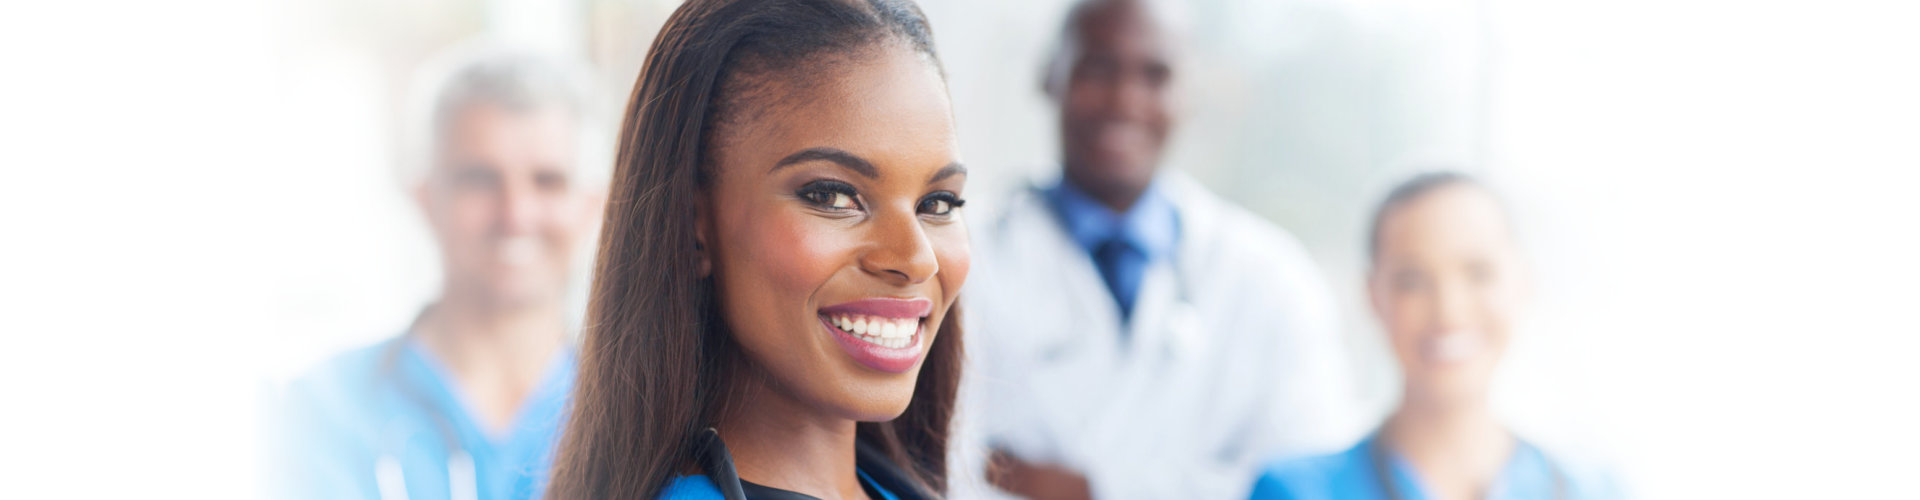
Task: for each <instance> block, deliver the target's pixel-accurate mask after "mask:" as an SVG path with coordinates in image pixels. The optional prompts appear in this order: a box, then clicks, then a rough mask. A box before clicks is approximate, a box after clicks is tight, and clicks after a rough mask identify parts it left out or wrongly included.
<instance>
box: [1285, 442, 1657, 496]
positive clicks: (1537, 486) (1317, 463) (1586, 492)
mask: <svg viewBox="0 0 1920 500" xmlns="http://www.w3.org/2000/svg"><path fill="white" fill-rule="evenodd" d="M1376 438H1377V434H1376V435H1372V436H1368V437H1367V438H1366V439H1364V440H1361V441H1360V444H1357V445H1354V446H1353V448H1349V449H1347V450H1346V451H1343V452H1340V453H1335V454H1332V455H1323V456H1318V457H1308V458H1295V459H1287V460H1279V461H1275V462H1272V463H1269V464H1268V465H1267V466H1266V467H1264V468H1263V469H1262V471H1261V474H1260V479H1259V481H1258V482H1256V483H1254V486H1253V495H1252V497H1251V498H1252V500H1331V499H1343V500H1345V499H1383V500H1384V499H1387V498H1388V497H1387V493H1386V492H1385V491H1383V490H1382V488H1381V485H1380V480H1379V477H1380V476H1379V475H1378V473H1376V472H1375V471H1374V460H1373V453H1374V450H1375V448H1374V440H1375V439H1376ZM1386 463H1387V467H1388V468H1389V469H1392V470H1391V471H1390V475H1391V477H1392V481H1393V483H1394V485H1395V489H1397V490H1399V492H1400V494H1401V495H1402V496H1403V497H1404V498H1405V500H1426V499H1427V498H1430V497H1429V496H1428V495H1427V493H1426V489H1425V488H1423V487H1422V486H1421V485H1420V479H1419V478H1418V477H1415V475H1414V471H1413V468H1412V466H1411V465H1410V464H1408V463H1407V462H1406V461H1405V460H1403V459H1401V458H1400V457H1399V456H1398V455H1394V456H1390V457H1388V459H1387V460H1386ZM1556 467H1557V468H1559V471H1560V475H1561V477H1563V478H1564V482H1565V488H1566V489H1565V492H1566V500H1590V499H1592V500H1599V499H1615V498H1621V495H1620V492H1619V491H1617V489H1616V488H1615V486H1614V485H1613V482H1612V481H1610V480H1608V479H1607V478H1606V477H1605V476H1604V475H1602V474H1590V473H1586V471H1580V470H1575V469H1570V468H1568V467H1566V466H1564V465H1563V464H1561V463H1559V462H1556V461H1552V460H1549V459H1548V458H1547V456H1546V454H1545V453H1542V452H1541V451H1540V449H1539V448H1535V447H1534V446H1533V445H1531V444H1528V443H1527V442H1526V441H1524V440H1522V441H1520V442H1519V449H1516V450H1514V453H1513V458H1511V459H1510V460H1508V462H1507V465H1506V467H1505V468H1503V469H1502V470H1501V472H1500V477H1499V479H1497V480H1495V482H1494V485H1493V488H1492V489H1491V490H1490V491H1488V494H1487V499H1488V500H1509V499H1511V500H1520V499H1527V500H1535V499H1538V500H1552V499H1553V498H1554V480H1553V476H1554V470H1555V468H1556Z"/></svg>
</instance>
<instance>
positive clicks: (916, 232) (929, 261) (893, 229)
mask: <svg viewBox="0 0 1920 500" xmlns="http://www.w3.org/2000/svg"><path fill="white" fill-rule="evenodd" d="M867 234H868V237H869V238H872V241H870V242H869V243H870V245H869V248H868V250H867V251H866V252H864V253H863V254H862V255H861V256H860V267H861V268H862V269H865V270H866V271H867V272H868V273H871V274H875V275H879V276H882V277H883V278H885V279H887V280H889V281H891V282H893V283H895V284H899V285H911V284H918V283H922V282H925V281H926V280H927V279H928V278H932V277H933V275H934V274H936V273H939V272H940V261H939V259H937V258H936V257H935V255H934V253H933V243H932V241H930V240H928V239H927V233H926V231H925V230H924V228H922V227H921V225H920V219H919V217H916V216H914V215H912V214H905V215H893V216H883V217H881V218H880V220H876V221H875V226H874V229H873V230H872V231H870V232H868V233H867Z"/></svg>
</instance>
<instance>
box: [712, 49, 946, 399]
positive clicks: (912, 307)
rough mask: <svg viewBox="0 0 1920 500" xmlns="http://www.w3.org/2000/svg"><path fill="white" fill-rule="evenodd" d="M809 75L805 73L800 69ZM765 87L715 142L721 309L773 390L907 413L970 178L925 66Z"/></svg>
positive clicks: (887, 66)
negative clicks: (964, 189) (959, 160)
mask: <svg viewBox="0 0 1920 500" xmlns="http://www.w3.org/2000/svg"><path fill="white" fill-rule="evenodd" d="M802 66H803V67H804V66H805V65H802ZM816 67H827V68H830V69H828V70H824V72H825V73H827V74H826V75H825V76H823V77H822V78H821V80H819V81H815V82H811V84H809V85H787V84H785V83H783V82H780V81H778V80H777V78H778V77H777V76H774V77H762V78H770V79H772V80H769V81H768V82H766V83H764V84H763V86H762V87H760V90H762V91H761V92H754V93H753V96H752V98H751V99H748V100H746V101H743V102H742V103H741V105H740V106H739V107H741V108H750V109H752V111H747V112H742V113H739V115H738V117H737V118H736V119H734V120H730V121H729V122H728V123H727V124H724V125H722V126H720V128H719V129H718V130H717V131H716V134H715V136H714V137H713V138H712V140H713V145H712V150H711V153H712V155H713V157H712V161H713V164H714V166H715V167H716V168H717V170H716V171H715V178H714V182H713V184H712V185H711V186H710V188H709V190H708V192H707V200H706V203H705V206H704V212H703V213H702V217H701V218H702V221H701V240H702V245H703V246H704V248H706V252H707V253H706V257H707V258H708V259H709V260H708V262H709V263H710V265H711V266H712V267H711V272H712V273H713V277H714V282H715V283H716V284H717V286H718V293H719V296H720V297H719V300H720V308H721V311H722V313H723V314H724V315H725V317H726V321H727V324H728V326H730V327H731V328H732V329H733V332H734V337H735V340H736V341H737V343H738V345H739V346H740V347H741V348H742V350H743V351H744V352H745V354H746V356H747V361H749V362H750V363H751V365H752V366H753V367H754V368H755V369H757V370H759V371H760V372H762V374H764V375H766V376H767V377H768V378H769V380H770V382H771V383H770V384H769V385H770V386H772V387H773V388H774V390H776V391H779V392H781V393H783V394H784V395H785V396H787V397H790V398H792V399H794V400H796V401H798V402H799V403H801V404H803V405H805V406H808V407H812V408H816V409H820V410H823V411H825V412H827V413H830V414H834V415H836V416H842V417H846V418H850V419H853V420H860V421H881V420H888V419H892V418H894V417H896V416H898V415H899V414H900V413H901V412H903V411H905V410H906V408H907V404H908V402H909V401H911V399H912V397H913V389H914V382H915V378H916V377H917V376H918V374H919V371H920V365H921V362H922V360H924V359H925V357H926V353H927V352H928V348H929V346H931V345H932V344H933V342H934V341H935V340H936V339H935V338H934V334H935V332H937V331H939V329H940V325H941V322H942V321H943V320H945V319H946V314H947V311H948V308H949V307H950V306H952V305H953V302H954V297H955V295H956V294H958V293H959V291H960V285H961V284H962V283H963V282H964V281H965V280H966V276H967V267H968V261H969V257H968V252H969V249H968V246H967V230H966V225H965V223H964V222H963V219H962V217H961V212H960V210H959V208H960V207H959V205H960V203H961V198H960V196H961V189H962V187H963V186H964V184H965V181H966V171H965V169H964V168H962V167H961V166H960V165H959V163H958V162H957V157H956V156H955V154H956V152H955V146H954V135H953V120H952V116H953V114H952V108H951V103H949V102H948V100H947V94H946V87H945V85H944V84H943V83H942V80H941V77H940V75H939V73H938V72H937V69H935V66H934V64H933V63H932V62H931V61H930V60H928V59H925V58H924V57H923V56H921V55H919V54H917V53H915V52H913V51H912V50H909V49H906V48H902V47H887V48H882V49H875V50H874V51H873V53H872V54H870V55H866V56H862V57H853V58H849V59H844V60H840V61H836V62H834V63H833V64H831V65H828V66H816Z"/></svg>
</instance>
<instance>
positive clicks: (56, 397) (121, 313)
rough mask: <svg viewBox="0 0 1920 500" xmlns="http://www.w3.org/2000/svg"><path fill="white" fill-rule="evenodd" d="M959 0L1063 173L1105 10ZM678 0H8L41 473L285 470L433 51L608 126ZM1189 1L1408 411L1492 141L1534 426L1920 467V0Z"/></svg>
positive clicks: (14, 282) (16, 426)
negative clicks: (1418, 217) (509, 68)
mask: <svg viewBox="0 0 1920 500" xmlns="http://www.w3.org/2000/svg"><path fill="white" fill-rule="evenodd" d="M921 3H922V5H923V7H924V9H925V10H926V12H927V14H928V16H929V18H930V19H931V21H932V23H933V25H934V28H935V34H936V36H937V40H938V43H939V45H940V50H941V55H942V57H943V59H944V61H945V63H946V69H947V71H948V73H949V75H950V82H949V83H950V86H951V91H952V95H953V99H954V101H955V109H956V113H957V115H958V116H957V120H958V121H959V124H960V141H961V151H962V155H963V158H964V160H965V161H966V162H967V163H968V164H969V165H970V167H971V169H972V171H973V174H972V175H973V180H972V185H971V186H970V187H969V191H970V193H969V195H970V198H974V199H978V200H982V201H980V202H979V203H982V204H983V205H984V204H990V203H992V200H993V199H994V198H995V196H994V194H995V193H1001V192H1005V191H1007V190H1009V189H1012V188H1013V187H1015V186H1018V185H1020V184H1021V183H1023V182H1026V181H1027V180H1028V179H1030V178H1032V177H1034V176H1038V175H1044V173H1045V172H1049V171H1051V170H1052V169H1053V168H1055V167H1054V163H1053V162H1054V161H1056V159H1057V152H1056V148H1057V146H1056V143H1057V141H1056V139H1057V137H1056V132H1055V130H1056V123H1055V116H1054V115H1053V112H1052V111H1051V109H1052V107H1051V106H1050V105H1049V103H1048V102H1047V100H1046V99H1045V97H1044V95H1043V94H1042V93H1041V92H1040V80H1041V67H1042V62H1043V61H1044V60H1045V58H1046V57H1047V51H1048V50H1049V48H1050V47H1051V44H1052V43H1053V42H1054V40H1055V37H1056V36H1057V33H1058V32H1059V25H1060V23H1061V18H1062V17H1063V16H1064V14H1065V6H1066V4H1067V2H1066V1H1064V0H1018V1H1016V0H969V1H959V0H923V1H922V2H921ZM677 4H678V2H675V1H670V0H573V1H549V0H480V1H461V0H397V1H396V0H385V1H371V0H276V1H272V2H257V1H220V0H193V1H188V2H169V3H164V4H156V3H147V2H116V1H108V2H84V3H81V2H62V3H27V2H20V3H10V4H8V5H6V6H4V7H0V55H3V56H4V57H0V61H4V63H3V64H4V66H3V67H5V68H6V71H5V75H6V76H5V77H4V78H0V137H3V138H4V140H0V169H3V170H0V171H3V172H4V174H0V221H4V223H3V224H0V230H3V231H4V234H6V235H7V237H6V239H5V243H4V244H0V304H4V306H0V311H4V312H0V387H4V388H5V392H4V393H3V394H0V397H4V400H5V401H7V403H6V409H7V411H4V412H0V422H4V424H5V425H0V484H7V485H9V486H7V490H6V491H8V493H7V494H6V495H4V496H14V493H15V492H18V491H21V490H22V489H24V491H27V492H32V493H33V494H28V495H21V496H22V497H105V496H127V495H132V494H136V492H137V494H139V495H141V496H156V495H154V494H155V493H159V495H157V496H193V497H201V498H226V497H247V496H250V495H251V494H253V492H254V491H255V490H254V488H253V485H252V483H251V482H252V481H254V477H255V474H253V469H252V468H253V467H254V458H253V457H254V452H255V450H254V448H255V447H256V432H255V431H256V426H257V422H256V421H255V418H254V417H255V414H256V413H257V412H258V411H259V408H258V397H259V394H260V393H261V391H262V390H263V389H262V388H263V387H268V386H270V385H271V384H272V383H274V382H275V381H278V380H284V379H285V378H287V377H290V376H292V375H294V374H296V373H299V372H300V371H301V370H303V369H305V368H306V367H309V366H311V365H313V364H314V363H316V362H318V361H320V360H322V359H324V358H325V357H327V356H328V355H330V354H331V353H334V352H338V351H340V350H343V349H347V348H351V347H356V346H362V345H367V344H370V343H372V342H375V341H377V340H379V339H383V338H386V337H389V336H392V335H394V334H395V333H397V332H399V331H400V330H401V329H403V328H405V327H406V326H407V322H408V321H410V320H411V319H412V317H413V315H414V314H415V313H416V312H417V311H418V310H419V308H420V307H421V306H422V305H423V304H424V302H425V301H427V300H429V299H430V298H431V297H432V295H433V292H434V291H435V290H434V287H435V286H436V284H437V283H438V281H437V278H438V277H437V276H436V273H437V272H438V271H437V267H436V266H435V264H434V254H433V251H432V247H431V239H430V238H431V237H430V236H429V233H427V232H426V229H425V227H424V225H423V222H422V221H421V220H420V216H419V215H418V211H417V210H414V209H413V207H412V206H411V205H410V202H409V201H408V200H407V198H406V197H405V193H404V192H403V191H402V188H401V187H400V185H399V183H398V181H397V175H396V171H397V169H398V168H399V166H398V162H399V161H400V159H401V154H400V151H399V150H400V145H399V138H400V137H401V134H402V132H401V130H400V128H401V126H402V118H403V115H404V113H405V110H406V106H408V105H409V103H408V102H406V100H407V98H408V95H409V94H408V90H409V88H410V86H411V85H414V84H415V82H414V81H413V80H414V78H415V77H416V73H415V69H416V68H417V66H418V65H419V64H420V63H422V62H424V61H425V60H426V59H428V58H429V57H431V56H432V55H433V54H434V53H435V52H436V51H438V50H440V49H442V48H445V47H447V46H449V45H451V44H454V43H456V42H459V41H462V40H466V39H470V38H473V37H477V36H487V37H494V38H498V39H504V40H508V41H512V42H515V43H520V44H527V45H531V46H535V47H540V48H544V49H546V50H550V51H554V52H557V53H561V54H567V55H571V56H574V57H577V58H579V59H581V60H583V61H586V62H588V63H590V64H591V65H592V66H593V67H594V68H595V69H596V70H597V71H598V75H599V84H600V85H601V86H602V87H603V90H604V93H605V96H604V99H605V102H606V103H608V113H607V114H606V116H605V117H604V119H605V120H607V122H608V124H609V125H611V124H613V123H614V121H616V120H617V118H618V116H617V115H618V106H620V105H621V104H622V103H624V101H625V96H626V94H627V92H628V91H629V90H630V89H631V85H632V83H633V80H634V77H635V76H636V75H637V72H638V69H639V65H640V61H641V60H642V57H643V56H644V54H645V50H646V48H647V46H648V44H649V43H650V42H651V40H652V38H653V36H654V34H655V33H656V32H657V30H658V27H659V26H660V24H661V23H662V22H663V21H664V20H665V18H666V16H667V15H668V14H669V13H671V11H672V10H673V8H674V7H675V6H676V5H677ZM1185 7H1186V8H1185V13H1186V14H1187V15H1188V17H1189V18H1188V19H1186V20H1185V22H1186V23H1187V26H1188V27H1189V30H1188V34H1189V36H1188V37H1187V39H1186V41H1187V42H1188V50H1189V53H1188V54H1187V56H1188V59H1187V63H1188V64H1187V66H1186V67H1184V68H1182V71H1181V72H1180V73H1179V74H1178V76H1177V77H1176V78H1177V81H1178V82H1179V83H1178V85H1180V86H1181V87H1182V91H1183V95H1184V96H1185V97H1186V99H1185V108H1186V114H1185V115H1184V117H1183V120H1182V121H1181V122H1180V124H1179V126H1178V129H1177V131H1176V135H1175V139H1174V140H1173V147H1172V158H1171V159H1170V161H1169V163H1168V164H1169V165H1170V166H1172V167H1174V168H1178V169H1182V170H1185V171H1187V172H1191V173H1192V174H1194V175H1195V176H1196V177H1198V178H1199V179H1200V180H1201V181H1202V182H1203V183H1205V184H1206V185H1208V186H1209V187H1211V188H1213V189H1214V190H1215V191H1217V192H1218V193H1220V194H1221V195H1223V196H1225V197H1226V198H1228V199H1231V200H1234V201H1236V202H1238V203H1240V204H1243V205H1245V206H1247V207H1248V208H1250V209H1252V210H1254V211H1255V212H1257V213H1258V214H1260V215H1262V216H1264V217H1266V218H1268V219H1269V220H1271V221H1273V222H1275V223H1277V224H1279V225H1280V226H1282V227H1285V228H1287V229H1288V230H1291V231H1292V232H1294V233H1295V234H1296V235H1298V236H1299V237H1300V238H1301V239H1302V240H1303V241H1304V242H1305V243H1306V244H1307V246H1308V247H1309V249H1310V250H1311V251H1312V253H1313V255H1314V257H1315V258H1316V260H1317V261H1318V262H1319V264H1320V265H1321V267H1322V268H1323V270H1324V271H1325V272H1326V274H1327V275H1328V277H1329V279H1330V280H1331V281H1332V282H1333V284H1334V286H1335V287H1336V291H1337V292H1339V294H1340V295H1339V298H1340V299H1341V300H1343V305H1344V307H1345V308H1346V319H1347V320H1348V321H1347V323H1346V325H1345V326H1346V332H1347V335H1348V340H1349V344H1350V346H1351V347H1352V349H1351V351H1352V356H1353V357H1354V361H1355V363H1354V366H1355V370H1356V373H1355V377H1356V378H1357V379H1358V380H1360V381H1361V382H1362V387H1361V391H1362V393H1361V394H1360V395H1359V396H1360V397H1361V398H1362V399H1363V400H1364V401H1366V402H1367V403H1368V404H1369V408H1372V409H1374V410H1375V411H1376V413H1377V412H1384V411H1385V410H1386V409H1387V407H1388V405H1389V404H1390V403H1391V401H1392V398H1393V397H1394V395H1396V394H1397V388H1396V387H1394V384H1395V383H1396V382H1395V380H1396V379H1395V375H1394V373H1393V370H1394V368H1393V364H1392V363H1391V360H1390V358H1389V357H1388V356H1387V354H1386V352H1385V350H1384V344H1383V342H1382V340H1381V339H1380V338H1379V337H1380V334H1379V331H1378V327H1377V325H1375V324H1373V322H1372V321H1371V320H1370V319H1369V316H1368V315H1366V314H1365V309H1364V305H1365V302H1364V296H1363V295H1362V291H1361V286H1362V278H1361V276H1362V272H1363V265H1364V257H1363V256H1364V251H1363V250H1364V235H1363V231H1364V225H1365V222H1366V216H1367V211H1368V210H1369V209H1370V208H1371V206H1372V204H1373V203H1375V202H1376V200H1377V199H1378V198H1379V197H1380V196H1382V195H1383V194H1384V190H1385V189H1386V188H1387V186H1389V185H1390V184H1391V183H1392V182H1394V181H1396V180H1398V179H1400V178H1402V177H1404V176H1406V175H1408V174H1410V173H1412V172H1415V171H1419V170H1425V169H1430V168H1434V167H1457V168H1463V169H1466V170H1469V171H1472V172H1476V173H1479V174H1481V175H1483V176H1485V177H1486V178H1488V179H1489V180H1491V181H1492V182H1493V183H1494V184H1495V185H1496V186H1497V187H1498V188H1499V189H1501V190H1503V192H1504V194H1505V195H1506V196H1507V197H1508V198H1509V201H1510V203H1511V204H1512V205H1513V206H1514V207H1516V208H1515V211H1516V213H1517V214H1518V217H1519V219H1520V227H1521V229H1520V231H1521V234H1522V239H1523V245H1525V251H1526V252H1527V253H1528V255H1529V256H1530V258H1531V259H1532V260H1533V265H1534V268H1535V271H1536V273H1537V275H1538V280H1539V284H1538V288H1539V296H1538V297H1537V299H1536V306H1535V308H1534V314H1533V315H1532V318H1531V319H1532V321H1530V322H1529V323H1527V325H1526V326H1525V328H1524V329H1523V332H1522V334H1521V335H1522V337H1521V338H1520V340H1519V342H1518V344H1516V346H1515V349H1514V351H1513V352H1512V353H1511V354H1510V355H1509V357H1508V358H1507V361H1506V364H1505V368H1504V371H1503V373H1502V375H1501V378H1500V380H1501V382H1500V387H1499V388H1498V389H1497V392H1496V394H1497V396H1496V398H1497V401H1498V406H1499V407H1500V409H1501V412H1502V414H1503V415H1504V416H1506V417H1507V418H1508V420H1509V421H1510V422H1512V423H1513V425H1514V426H1515V427H1517V428H1518V429H1520V430H1521V431H1522V432H1523V433H1526V434H1529V435H1534V436H1538V438H1539V439H1540V440H1542V441H1546V442H1548V443H1554V444H1557V445H1559V446H1563V447H1571V448H1577V449H1581V450H1586V451H1588V452H1590V453H1592V454H1595V455H1598V456H1602V457H1606V458H1607V459H1608V461H1609V463H1612V464H1613V465H1614V467H1615V469H1617V471H1618V472H1619V475H1620V476H1621V477H1622V478H1623V479H1624V480H1625V481H1626V482H1627V484H1628V485H1629V487H1630V488H1631V490H1632V491H1633V492H1635V493H1637V494H1638V495H1639V496H1642V497H1645V498H1732V497H1764V498H1793V497H1828V498H1831V497H1877V498H1889V497H1908V498H1913V497H1920V486H1916V485H1915V484H1913V482H1912V481H1911V478H1912V477H1913V474H1914V471H1916V470H1920V454H1916V453H1915V451H1916V449H1920V425H1916V424H1915V423H1916V422H1920V362H1916V361H1915V358H1916V355H1920V349H1916V348H1920V195H1916V194H1915V193H1916V190H1917V189H1920V30H1914V29H1913V27H1914V26H1920V6H1915V5H1912V4H1907V3H1901V2H1870V1H1850V0H1842V1H1826V2H1810V1H1806V2H1731V1H1727V2H1718V1H1707V0H1666V1H1652V0H1626V1H1615V2H1563V1H1544V2H1542V1H1522V0H1443V1H1412V0H1270V1H1255V0H1195V1H1192V2H1188V3H1187V5H1186V6H1185ZM609 144H610V143H609ZM580 284H581V286H582V287H584V281H582V282H581V283H580Z"/></svg>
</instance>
